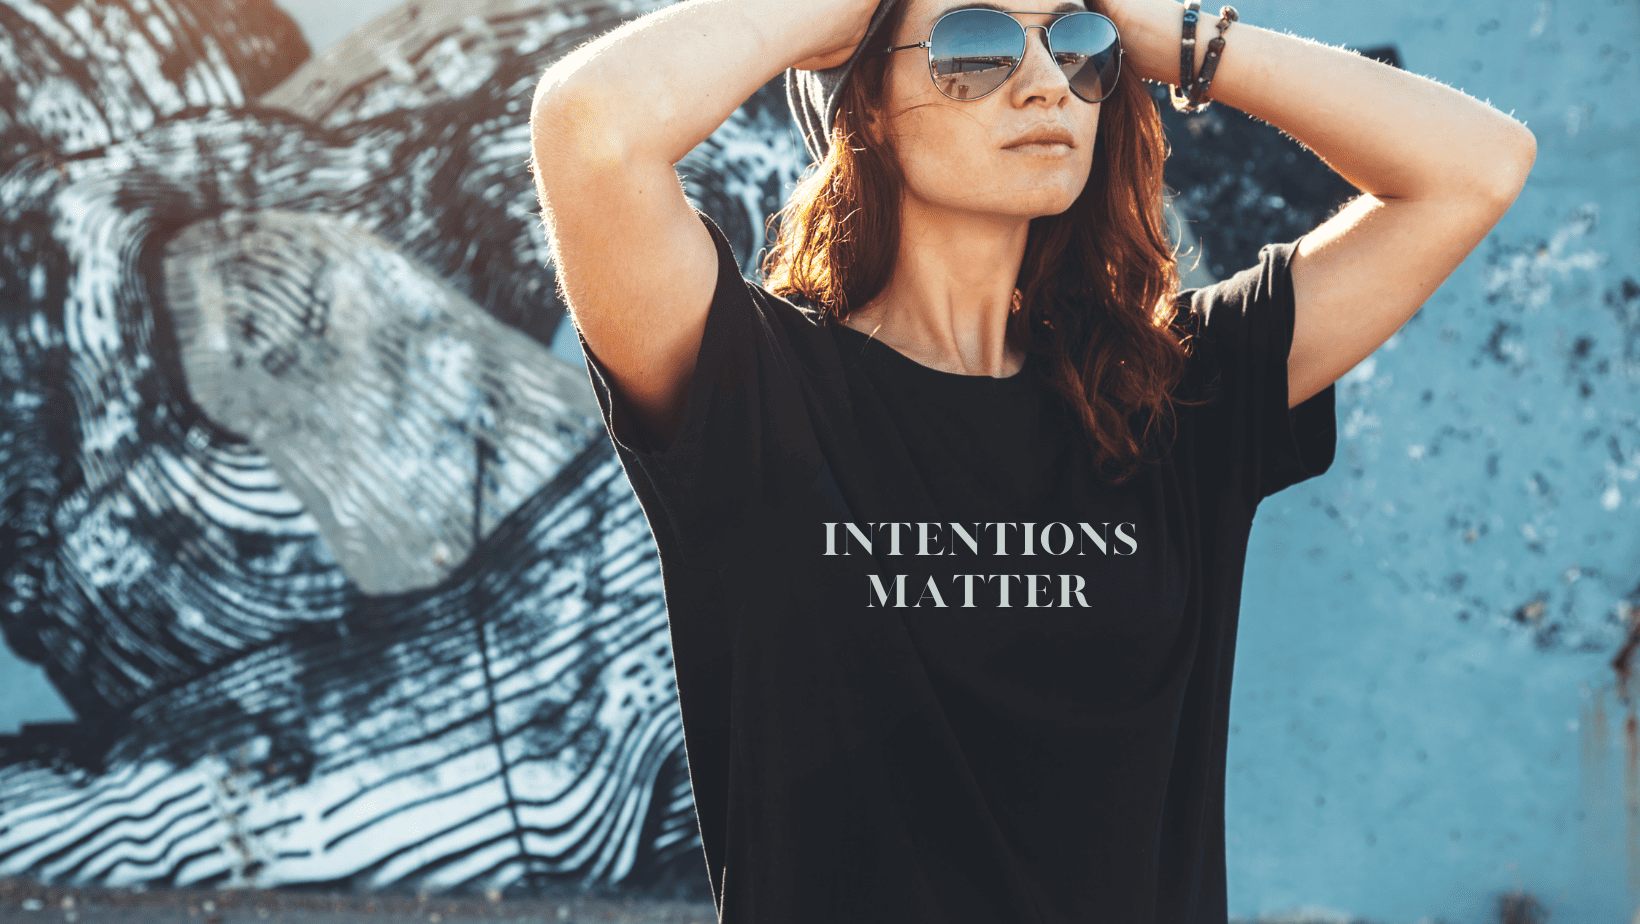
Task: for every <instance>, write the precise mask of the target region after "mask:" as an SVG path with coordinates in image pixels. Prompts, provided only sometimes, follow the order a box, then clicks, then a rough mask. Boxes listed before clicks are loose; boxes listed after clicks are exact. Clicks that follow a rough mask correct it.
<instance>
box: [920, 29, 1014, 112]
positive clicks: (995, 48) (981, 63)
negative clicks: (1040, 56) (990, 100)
mask: <svg viewBox="0 0 1640 924" xmlns="http://www.w3.org/2000/svg"><path fill="white" fill-rule="evenodd" d="M929 42H930V44H931V46H932V47H931V48H929V68H930V69H931V70H932V72H933V76H934V85H935V86H937V87H939V88H940V92H941V93H944V94H945V95H946V96H949V97H951V98H952V99H978V98H979V97H981V96H984V95H985V94H987V93H990V92H991V91H992V90H995V89H996V88H997V87H1000V86H1002V83H1003V81H1005V80H1007V79H1008V75H1010V74H1012V73H1013V72H1014V68H1016V67H1018V66H1019V60H1020V57H1021V56H1022V55H1023V54H1024V52H1025V32H1024V30H1022V29H1020V28H1019V23H1017V22H1015V21H1014V19H1013V17H1011V16H1009V15H1008V14H1007V13H999V12H997V11H996V10H958V11H956V12H954V13H948V14H946V15H945V16H942V17H940V21H939V22H938V23H937V24H935V26H934V32H933V34H932V35H931V36H929Z"/></svg>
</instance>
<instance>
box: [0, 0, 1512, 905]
mask: <svg viewBox="0 0 1640 924" xmlns="http://www.w3.org/2000/svg"><path fill="white" fill-rule="evenodd" d="M152 6H153V8H154V11H153V12H152V13H150V14H149V15H148V16H147V17H146V18H143V19H141V21H140V22H139V21H138V18H137V17H136V16H135V14H134V13H133V12H131V9H132V8H131V7H128V6H126V5H125V4H122V3H93V2H90V0H81V2H68V3H61V2H57V3H45V2H27V0H12V2H0V44H3V46H4V48H3V51H4V52H5V54H6V55H7V57H8V60H12V61H16V62H18V64H17V74H18V80H17V87H16V97H15V99H12V100H8V101H7V108H6V109H5V110H4V111H3V112H0V207H3V208H4V211H5V214H6V215H7V221H6V222H4V223H3V225H0V256H3V259H0V293H4V302H3V314H0V322H3V325H4V326H3V328H0V432H3V433H5V434H6V435H7V438H6V439H5V441H3V442H0V504H3V505H4V509H5V513H6V516H5V523H4V526H3V527H0V561H3V562H4V563H5V564H4V565H3V566H0V577H3V580H0V603H3V606H0V620H3V625H4V629H5V633H6V640H7V642H8V644H9V645H10V646H11V648H12V649H13V650H14V651H16V652H17V653H18V654H19V655H20V656H22V657H24V658H26V659H28V660H30V661H33V662H35V663H39V664H41V665H43V666H44V667H45V669H46V671H47V672H48V675H49V677H50V678H51V681H52V682H53V684H54V685H55V686H56V687H57V689H58V690H59V691H60V692H61V693H62V695H63V696H64V698H65V700H66V701H67V702H68V703H69V704H70V705H71V706H72V708H73V710H74V713H75V715H76V716H77V721H76V722H73V723H63V724H54V725H34V726H28V727H25V729H24V730H23V732H22V733H21V734H19V735H16V736H4V737H0V800H3V801H0V813H3V817H4V825H3V826H0V874H6V875H20V876H26V877H30V878H32V879H37V880H42V881H48V882H56V883H62V884H73V885H87V886H91V885H95V886H109V887H125V886H131V885H138V884H140V885H144V886H210V885H243V886H279V885H302V886H308V887H315V888H335V889H340V890H344V891H360V890H372V889H392V890H406V891H408V890H417V891H423V892H439V891H452V892H457V893H465V894H486V893H492V892H494V893H499V894H503V895H520V894H546V893H551V892H553V891H554V890H558V889H569V888H574V889H577V890H579V889H591V890H593V891H603V892H609V893H619V894H623V895H652V896H667V897H686V898H693V899H707V898H708V897H709V894H710V893H709V891H708V889H707V884H706V880H705V878H704V877H703V876H702V875H701V871H702V869H701V859H700V854H699V840H698V835H697V833H696V831H695V827H694V816H693V806H692V803H691V800H690V793H689V781H688V775H687V768H686V766H685V764H684V759H683V748H682V733H681V726H680V724H679V721H678V717H677V709H676V697H675V692H674V688H673V681H672V671H671V659H670V650H669V646H668V640H667V634H666V621H665V613H664V608H663V603H662V598H661V586H660V581H659V571H658V566H657V562H656V558H655V554H654V551H653V546H652V545H651V543H650V539H649V535H648V531H647V528H646V524H645V521H644V518H643V516H642V514H641V511H640V510H639V509H638V507H637V504H636V502H635V499H634V496H633V494H632V492H631V489H630V487H629V486H628V485H627V484H626V482H625V481H624V480H623V478H624V476H623V475H622V474H621V470H620V467H619V465H618V464H617V463H616V460H615V459H614V457H613V454H612V452H611V451H610V448H609V445H608V442H607V440H606V439H605V438H604V436H603V434H602V430H601V426H600V425H599V424H598V418H597V414H596V412H595V408H594V407H593V405H592V403H591V398H590V393H589V389H588V386H587V382H586V376H585V371H584V369H581V368H578V367H576V366H574V365H573V364H566V363H565V362H564V361H563V360H561V359H559V358H558V357H557V356H555V355H554V354H553V353H552V352H551V351H550V350H549V348H548V345H549V344H550V343H551V342H552V340H553V336H554V334H555V332H556V328H557V326H558V325H559V323H560V322H561V319H562V317H563V307H562V305H561V304H560V303H559V302H558V300H557V295H556V293H555V285H554V279H553V275H552V272H551V268H550V265H549V258H548V248H547V242H546V241H545V239H544V237H543V236H542V233H541V231H540V228H539V224H538V220H537V216H536V207H535V201H534V191H533V186H532V183H531V179H530V177H529V174H528V169H527V163H528V157H529V143H528V141H529V139H528V125H527V106H528V104H529V100H530V98H531V92H532V90H533V86H534V83H535V80H536V78H537V76H538V75H539V73H540V72H541V70H542V69H543V68H544V67H545V66H546V65H547V64H549V63H550V62H551V61H553V60H555V59H556V58H557V57H558V56H559V55H560V54H561V53H563V52H565V51H567V50H568V49H571V48H573V47H575V46H576V45H578V44H580V43H581V42H582V41H584V40H585V39H587V38H588V37H590V36H592V35H595V34H598V33H601V32H603V31H606V30H608V29H609V28H612V27H613V26H615V25H616V24H617V23H619V22H620V21H622V20H624V19H626V18H630V17H632V16H636V15H639V14H641V13H643V12H645V11H646V10H647V9H649V6H647V5H645V4H644V3H612V4H603V3H580V4H565V3H542V2H525V0H505V2H503V0H485V2H460V0H438V2H421V3H416V4H413V5H406V6H404V7H401V8H400V9H399V10H398V11H396V12H395V13H392V14H390V15H388V16H386V17H384V18H382V19H380V20H378V21H376V22H375V23H373V24H371V25H370V26H369V27H367V28H366V29H364V30H361V31H360V32H358V33H355V34H354V35H353V36H351V37H350V38H349V39H348V40H346V41H344V42H342V43H341V44H339V45H337V46H336V47H334V48H332V49H330V50H328V51H327V52H326V53H325V54H324V55H323V56H321V57H319V58H317V59H314V60H311V61H308V62H307V63H306V64H302V62H303V60H304V59H305V58H306V57H307V48H306V46H305V45H304V44H303V42H302V40H301V38H300V35H299V33H298V32H297V30H296V29H295V28H294V27H293V26H292V24H291V23H290V21H289V20H288V19H287V18H286V17H285V16H284V15H283V14H282V13H281V12H280V11H279V10H278V9H277V8H276V7H275V6H273V4H272V3H271V2H266V0H236V2H233V3H225V2H223V0H159V2H156V3H154V4H152ZM299 64H300V65H301V66H300V67H299V68H298V65H299ZM1166 121H1167V124H1168V129H1169V132H1170V135H1171V136H1172V137H1173V138H1174V143H1175V148H1176V153H1175V157H1174V158H1173V160H1172V161H1171V162H1170V166H1169V182H1170V185H1172V186H1174V187H1175V188H1180V189H1187V190H1189V192H1188V193H1187V194H1186V195H1185V196H1183V197H1181V198H1180V199H1179V200H1177V202H1176V203H1175V208H1176V211H1177V212H1178V213H1179V215H1180V216H1182V218H1184V219H1185V220H1186V221H1190V220H1199V219H1204V218H1206V217H1208V216H1209V215H1214V214H1222V213H1224V212H1226V211H1229V210H1232V209H1233V210H1234V212H1235V214H1236V216H1237V221H1235V222H1224V221H1220V222H1213V223H1211V224H1203V225H1200V226H1199V227H1200V228H1201V229H1202V230H1201V231H1200V233H1199V235H1198V238H1199V240H1200V243H1201V246H1202V249H1203V251H1204V259H1203V266H1204V268H1206V269H1207V270H1209V271H1210V273H1211V275H1214V276H1222V275H1225V274H1226V273H1227V271H1228V270H1229V269H1231V268H1235V267H1239V266H1242V265H1246V264H1249V263H1251V262H1253V260H1254V259H1255V255H1256V250H1257V247H1258V246H1259V245H1261V244H1263V243H1265V242H1268V241H1272V240H1290V239H1292V238H1293V237H1296V236H1297V235H1298V234H1300V233H1302V232H1303V231H1304V230H1306V229H1308V228H1309V227H1311V226H1313V225H1314V224H1315V223H1316V222H1317V221H1319V220H1320V219H1321V218H1324V217H1325V216H1326V215H1327V214H1328V213H1329V212H1330V211H1332V210H1333V209H1334V208H1336V206H1337V205H1338V204H1340V203H1341V202H1342V201H1344V199H1345V198H1346V197H1347V196H1348V195H1349V194H1350V192H1351V190H1350V189H1349V188H1348V186H1347V185H1345V184H1344V183H1343V181H1342V180H1339V179H1338V178H1337V177H1336V176H1334V175H1333V174H1332V173H1331V172H1330V171H1328V170H1327V169H1326V168H1325V167H1324V166H1322V165H1321V164H1320V163H1319V162H1317V161H1316V160H1315V159H1314V158H1313V157H1311V156H1310V155H1308V154H1307V153H1305V152H1303V151H1302V150H1300V149H1299V148H1298V146H1297V145H1296V144H1294V143H1292V142H1291V141H1290V140H1288V139H1285V138H1283V137H1281V136H1280V135H1279V134H1278V133H1277V132H1275V131H1274V130H1273V129H1270V128H1268V127H1267V126H1263V125H1259V124H1257V123H1254V122H1253V121H1252V120H1250V119H1247V118H1246V117H1244V116H1242V115H1240V114H1239V113H1234V112H1230V111H1227V110H1225V109H1224V108H1223V107H1216V108H1214V109H1212V110H1210V111H1209V112H1207V113H1205V114H1202V115H1200V116H1196V117H1192V118H1189V119H1186V118H1184V117H1182V116H1177V115H1174V114H1173V113H1171V112H1167V113H1166ZM1249 157H1250V158H1252V159H1253V163H1255V164H1257V165H1260V166H1258V167H1257V168H1256V169H1252V170H1249V169H1246V168H1245V167H1244V165H1243V160H1244V159H1246V158H1249ZM805 166H806V164H805V162H804V156H803V154H802V146H801V144H800V143H799V142H798V141H797V140H796V137H795V135H794V133H793V130H792V128H791V125H790V119H789V114H788V113H787V111H786V109H785V104H784V98H783V95H782V93H781V92H780V91H779V88H778V86H774V85H771V86H769V87H765V88H764V89H763V90H761V91H759V93H758V94H757V95H756V96H754V97H753V98H752V99H751V100H750V101H749V102H748V103H747V104H746V105H745V106H744V107H742V108H741V109H740V110H739V111H738V112H737V113H736V114H735V115H734V117H733V118H731V119H730V121H729V122H728V123H727V124H726V125H724V126H723V128H722V129H720V130H719V131H718V132H717V133H716V134H715V135H714V136H713V137H712V138H711V139H709V140H708V141H707V142H705V143H704V144H702V145H701V146H700V147H699V148H698V149H697V150H696V151H694V152H693V153H692V154H691V155H690V156H689V158H687V159H686V160H685V162H684V163H683V164H681V165H680V169H681V171H682V173H683V174H684V176H685V180H686V188H687V190H688V192H689V194H690V196H691V198H692V199H693V201H694V202H695V203H696V205H697V206H698V207H700V208H701V209H702V210H703V211H705V212H706V213H708V214H710V215H711V216H712V217H713V218H714V219H715V220H716V221H717V222H718V224H719V225H720V226H721V227H722V228H723V229H724V230H725V232H726V233H727V234H728V236H729V238H730V241H731V242H732V243H733V245H734V247H735V251H736V253H737V254H740V255H741V256H742V258H743V261H744V262H745V268H746V270H747V271H748V272H752V271H753V269H754V267H753V264H754V262H755V258H756V256H757V254H758V252H759V250H760V249H761V247H762V246H763V243H764V242H763V239H762V229H763V228H764V227H765V221H766V219H767V218H768V216H769V215H771V214H772V213H773V212H774V211H775V210H776V209H777V208H778V206H779V204H780V202H781V201H782V199H783V197H784V195H785V192H786V190H787V189H788V188H789V186H790V184H792V183H793V182H794V181H795V180H796V178H797V176H798V175H799V173H800V171H801V170H802V169H803V168H804V167H805ZM1519 920H1528V919H1527V918H1519Z"/></svg>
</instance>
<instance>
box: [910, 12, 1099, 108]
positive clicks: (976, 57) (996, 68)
mask: <svg viewBox="0 0 1640 924" xmlns="http://www.w3.org/2000/svg"><path fill="white" fill-rule="evenodd" d="M1015 14H1017V15H1029V16H1041V15H1051V14H1043V13H1037V12H1033V11H1030V10H1015V11H1011V12H1005V11H1003V10H993V9H973V8H970V9H961V10H952V11H951V12H949V13H946V14H945V15H944V16H941V17H940V18H939V19H938V20H937V21H935V23H934V28H933V29H932V30H931V31H930V32H929V33H928V41H926V42H918V43H916V44H914V45H900V46H898V47H892V48H885V49H883V50H882V51H880V52H878V54H891V53H893V52H896V51H905V50H906V49H909V48H926V49H928V75H929V76H930V77H932V78H933V79H934V86H936V87H938V88H939V91H940V92H941V93H943V94H945V95H946V96H948V97H950V98H952V99H956V100H975V99H979V98H980V97H982V96H985V95H987V94H989V93H991V92H992V91H994V90H996V88H998V87H1000V86H1002V85H1003V84H1004V83H1006V82H1007V81H1008V78H1009V77H1012V76H1013V74H1014V71H1016V70H1018V69H1019V63H1020V62H1021V61H1023V60H1024V59H1025V42H1026V36H1027V35H1028V34H1029V30H1031V29H1042V30H1043V31H1045V32H1046V33H1047V40H1048V53H1049V54H1050V55H1052V56H1053V61H1054V64H1056V65H1058V66H1059V69H1060V70H1061V71H1063V72H1064V74H1065V78H1066V79H1067V80H1068V81H1070V86H1071V92H1072V93H1075V94H1076V96H1077V98H1078V99H1081V100H1083V101H1084V102H1089V103H1097V102H1101V101H1103V100H1104V99H1105V98H1106V97H1108V96H1110V94H1111V91H1112V90H1114V89H1115V88H1116V75H1117V73H1118V72H1119V71H1120V69H1121V65H1122V40H1121V38H1120V36H1118V35H1117V34H1116V24H1115V23H1113V22H1111V21H1110V20H1109V19H1106V18H1105V17H1104V16H1101V15H1099V14H1098V13H1089V12H1076V13H1064V14H1061V15H1059V16H1058V18H1056V19H1055V20H1054V21H1053V22H1052V23H1051V24H1049V25H1046V26H1027V25H1023V24H1021V23H1020V21H1019V20H1017V19H1015V18H1014V15H1015Z"/></svg>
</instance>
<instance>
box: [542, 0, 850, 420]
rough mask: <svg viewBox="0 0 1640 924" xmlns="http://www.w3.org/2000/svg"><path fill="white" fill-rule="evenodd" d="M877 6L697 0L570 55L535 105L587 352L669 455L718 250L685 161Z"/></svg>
mask: <svg viewBox="0 0 1640 924" xmlns="http://www.w3.org/2000/svg"><path fill="white" fill-rule="evenodd" d="M875 6H876V3H875V0H687V2H685V3H681V4H678V5H677V6H672V7H668V8H666V9H664V10H660V11H658V12H655V13H652V14H650V15H648V16H644V17H642V18H640V19H637V20H634V21H633V22H630V23H627V24H626V25H624V26H622V27H621V28H619V29H616V30H615V31H613V32H611V33H609V34H608V35H605V36H603V37H601V38H599V39H597V40H596V41H594V42H591V43H590V44H588V45H586V46H583V47H582V48H579V49H577V50H576V51H574V52H572V53H571V54H569V55H567V56H566V57H565V58H563V59H562V60H561V61H559V62H558V63H556V64H554V65H553V66H552V67H551V68H549V69H548V70H547V72H546V73H545V74H544V75H543V76H542V78H541V83H540V86H539V87H538V89H537V91H536V94H535V103H534V107H533V109H532V110H531V113H530V130H531V136H532V139H533V151H534V164H533V167H534V171H535V181H536V189H537V191H538V192H539V194H540V197H541V210H542V215H543V217H544V218H545V221H546V224H547V231H548V234H549V235H550V236H551V238H552V245H553V260H554V263H555V264H556V265H557V269H558V279H559V283H560V285H561V286H562V287H563V290H564V294H565V297H566V300H567V301H568V303H569V307H570V311H571V312H572V314H573V315H574V319H575V323H576V325H577V326H578V327H579V328H580V330H581V334H582V336H584V337H585V338H586V341H587V345H588V346H589V347H590V348H591V349H592V351H593V353H594V354H595V355H596V356H597V357H598V359H599V361H600V362H601V363H603V365H604V367H605V368H606V369H608V370H609V373H610V375H611V377H612V379H613V380H614V381H613V382H612V385H613V386H614V388H615V390H616V391H618V392H619V393H620V396H621V398H622V401H623V404H624V405H625V406H626V407H627V408H628V409H630V410H631V411H632V413H633V415H634V416H635V417H637V418H638V420H637V421H635V423H637V424H638V425H639V427H640V428H641V431H642V432H643V433H644V434H646V435H647V436H648V440H647V442H649V443H651V444H652V445H654V446H655V447H656V448H659V447H664V446H665V445H667V444H669V443H670V442H671V440H672V438H673V437H674V436H675V435H676V430H677V427H678V426H679V424H680V423H681V422H682V419H683V412H684V408H685V399H686V397H687V395H688V386H689V380H690V377H691V376H692V375H693V372H694V366H695V357H696V355H697V354H698V353H699V350H700V340H701V335H702V332H703V331H704V330H705V327H706V313H707V309H708V308H709V307H710V306H711V301H712V293H713V288H714V285H715V281H716V278H717V254H716V250H715V248H714V246H713V244H712V240H711V238H710V237H709V236H708V234H707V232H706V228H705V226H704V225H702V224H701V223H700V221H699V220H698V219H696V217H695V214H694V212H693V210H692V209H691V208H690V206H689V202H688V200H687V199H685V198H684V194H683V187H682V185H681V184H680V183H679V181H678V175H677V172H676V171H675V170H674V169H673V165H674V164H676V163H677V162H678V161H679V160H682V159H683V157H684V155H685V154H687V153H689V151H690V150H691V149H692V148H694V147H695V145H697V144H699V143H700V142H701V141H703V140H705V138H706V137H707V136H708V135H710V134H711V133H712V132H713V131H714V130H715V129H716V128H717V127H718V126H719V125H721V124H723V122H724V120H726V119H728V117H729V115H730V114H731V113H733V112H734V111H735V109H736V108H737V107H738V106H740V104H741V103H743V102H745V101H746V99H747V98H748V97H750V96H751V95H752V94H753V93H754V92H756V91H757V88H758V87H760V86H762V85H763V84H764V83H767V82H768V81H769V80H770V79H772V78H773V77H775V76H776V75H777V74H779V73H780V72H781V71H783V70H785V69H786V68H787V67H789V66H802V67H831V66H834V65H837V64H841V63H843V61H845V60H847V58H848V56H849V54H850V53H851V52H852V51H853V50H854V47H855V46H856V45H858V44H859V43H860V40H861V38H862V37H863V35H864V33H865V26H866V23H867V22H868V20H869V18H870V16H871V12H872V10H873V9H874V8H875Z"/></svg>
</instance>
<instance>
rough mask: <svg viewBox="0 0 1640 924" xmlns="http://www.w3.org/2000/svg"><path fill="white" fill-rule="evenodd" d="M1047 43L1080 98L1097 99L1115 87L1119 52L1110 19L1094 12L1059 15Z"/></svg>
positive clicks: (1118, 43) (1101, 98)
mask: <svg viewBox="0 0 1640 924" xmlns="http://www.w3.org/2000/svg"><path fill="white" fill-rule="evenodd" d="M1048 45H1049V47H1051V48H1053V55H1054V60H1055V61H1056V63H1058V65H1059V69H1060V70H1062V71H1064V72H1065V79H1066V80H1068V81H1070V85H1071V90H1072V91H1073V92H1075V93H1076V95H1077V96H1079V97H1081V98H1082V99H1083V100H1085V101H1087V102H1090V103H1097V102H1100V101H1101V100H1103V99H1104V98H1105V97H1107V96H1109V95H1110V93H1111V91H1112V90H1114V89H1115V88H1116V74H1117V72H1118V70H1119V69H1120V67H1121V63H1122V53H1121V42H1120V40H1119V39H1118V38H1117V35H1116V26H1115V25H1114V24H1113V23H1112V22H1111V21H1110V20H1108V19H1106V18H1105V17H1103V16H1100V15H1099V14H1097V13H1071V14H1070V15H1068V16H1061V17H1060V18H1059V19H1057V20H1055V21H1054V24H1053V28H1051V29H1050V30H1049V31H1048Z"/></svg>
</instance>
